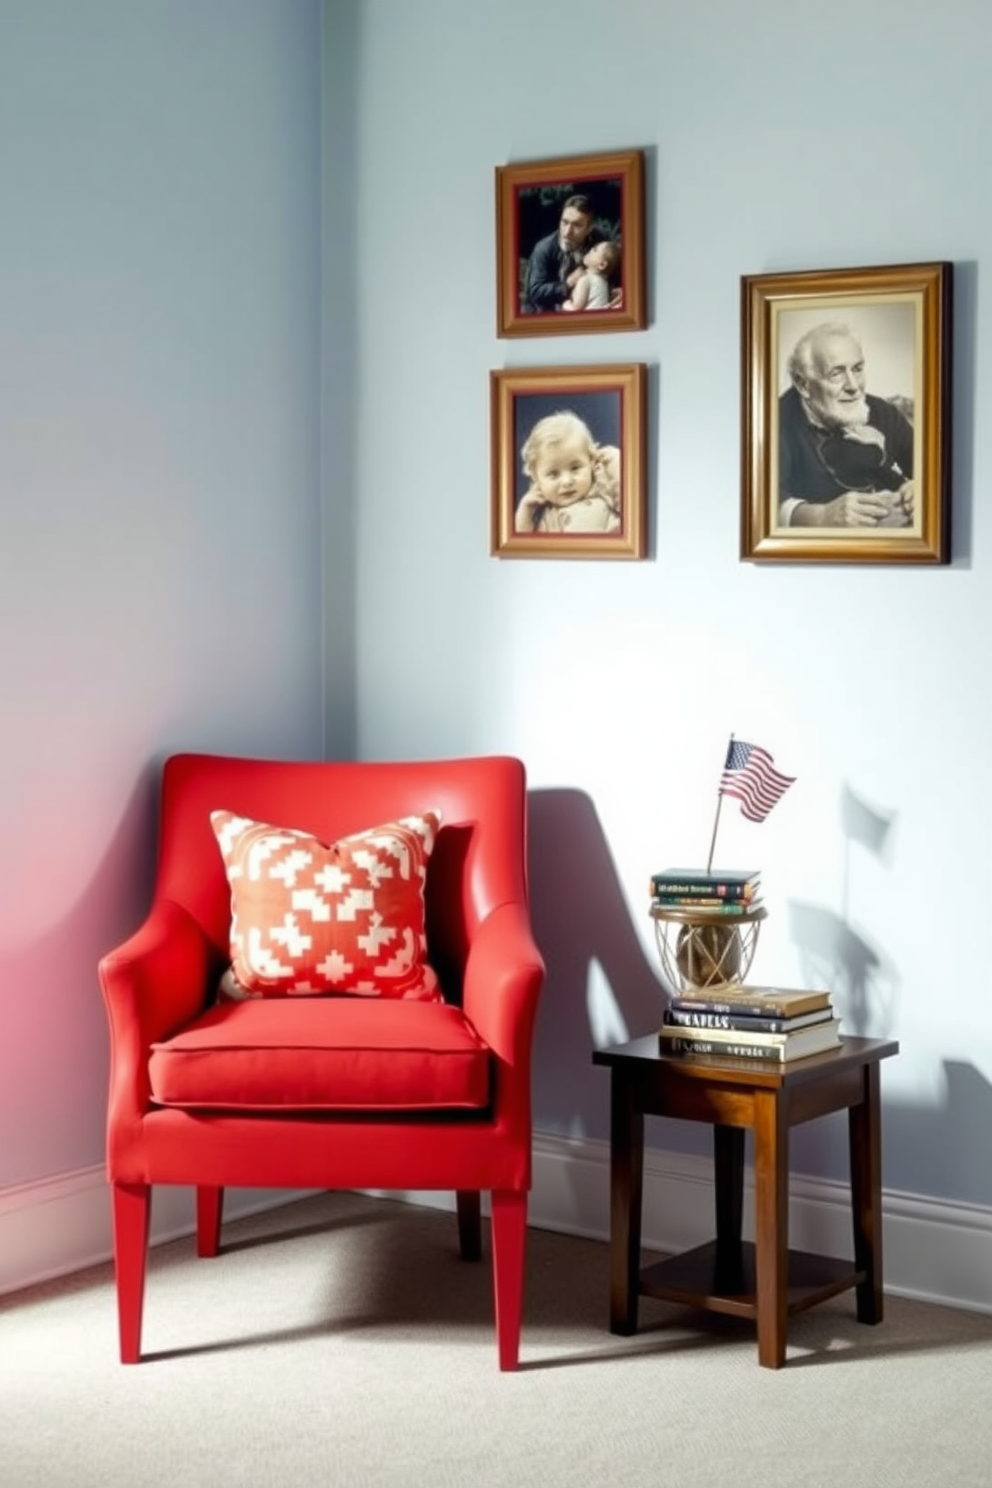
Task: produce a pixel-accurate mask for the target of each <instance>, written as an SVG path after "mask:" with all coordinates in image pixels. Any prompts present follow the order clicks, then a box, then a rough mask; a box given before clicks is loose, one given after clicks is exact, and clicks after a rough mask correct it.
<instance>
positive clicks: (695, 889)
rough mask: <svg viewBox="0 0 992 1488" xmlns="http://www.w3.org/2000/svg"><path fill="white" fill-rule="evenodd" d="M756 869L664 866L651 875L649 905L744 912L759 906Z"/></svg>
mask: <svg viewBox="0 0 992 1488" xmlns="http://www.w3.org/2000/svg"><path fill="white" fill-rule="evenodd" d="M760 882H761V874H760V873H759V872H758V870H757V869H755V868H713V869H707V868H666V869H664V871H663V872H661V873H652V875H651V908H652V909H658V910H670V911H675V912H678V911H680V910H686V911H689V910H691V911H697V910H701V911H702V912H703V913H704V914H705V915H707V916H708V915H710V914H713V915H730V916H733V915H743V914H748V913H750V912H752V911H753V910H756V909H759V908H760V907H761V896H760V893H759V889H760Z"/></svg>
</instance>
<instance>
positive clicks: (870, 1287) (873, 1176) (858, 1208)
mask: <svg viewBox="0 0 992 1488" xmlns="http://www.w3.org/2000/svg"><path fill="white" fill-rule="evenodd" d="M862 1078H863V1082H864V1086H863V1089H864V1096H863V1099H862V1101H861V1104H860V1105H859V1106H852V1107H851V1109H850V1113H849V1117H848V1137H849V1140H850V1152H851V1213H852V1215H853V1218H854V1265H855V1269H856V1270H857V1271H858V1272H859V1273H861V1272H864V1280H863V1281H859V1282H858V1284H857V1287H856V1288H855V1294H856V1296H857V1309H858V1321H859V1322H861V1323H880V1322H881V1321H882V1309H883V1301H882V1297H883V1294H882V1133H881V1102H880V1098H879V1076H878V1064H877V1063H871V1064H866V1065H865V1066H864V1069H863V1071H862Z"/></svg>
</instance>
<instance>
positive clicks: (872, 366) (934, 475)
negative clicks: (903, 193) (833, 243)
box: [741, 262, 952, 564]
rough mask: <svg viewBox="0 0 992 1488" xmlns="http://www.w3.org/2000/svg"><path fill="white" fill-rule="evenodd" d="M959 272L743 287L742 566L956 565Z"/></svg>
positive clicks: (775, 281) (787, 278) (838, 273)
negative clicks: (954, 400)
mask: <svg viewBox="0 0 992 1488" xmlns="http://www.w3.org/2000/svg"><path fill="white" fill-rule="evenodd" d="M951 284H952V265H951V264H950V263H947V262H935V263H919V264H903V265H899V266H894V267H888V268H861V269H839V270H814V271H803V272H799V273H784V274H753V275H747V276H745V277H744V278H743V279H742V280H741V355H742V368H741V400H742V411H741V422H742V457H741V458H742V482H741V484H742V496H741V558H742V559H744V560H752V561H756V562H787V563H792V562H813V563H896V564H900V563H908V564H924V563H933V564H939V563H947V562H948V561H949V558H950V514H951V490H950V467H951V306H952V301H951Z"/></svg>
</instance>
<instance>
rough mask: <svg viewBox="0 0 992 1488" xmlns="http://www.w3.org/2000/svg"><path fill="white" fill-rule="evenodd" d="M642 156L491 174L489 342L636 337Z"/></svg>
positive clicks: (641, 314)
mask: <svg viewBox="0 0 992 1488" xmlns="http://www.w3.org/2000/svg"><path fill="white" fill-rule="evenodd" d="M646 324H647V319H646V311H645V295H644V155H643V152H642V151H640V150H627V151H625V152H623V153H620V154H613V155H576V156H573V157H571V158H568V159H564V160H539V161H534V162H531V163H530V164H527V165H502V166H497V168H496V334H497V335H499V336H563V335H569V334H572V333H575V332H577V331H586V332H588V331H640V330H643V329H644V326H645V325H646Z"/></svg>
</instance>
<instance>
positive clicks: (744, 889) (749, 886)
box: [651, 876, 754, 899]
mask: <svg viewBox="0 0 992 1488" xmlns="http://www.w3.org/2000/svg"><path fill="white" fill-rule="evenodd" d="M651 892H652V894H689V895H691V896H692V897H693V898H696V896H697V895H700V894H705V895H707V896H708V897H709V898H711V899H717V898H718V899H751V898H753V896H754V884H753V883H737V884H733V883H716V882H714V883H687V882H685V881H684V880H679V879H668V878H658V877H657V876H653V877H652V879H651Z"/></svg>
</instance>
